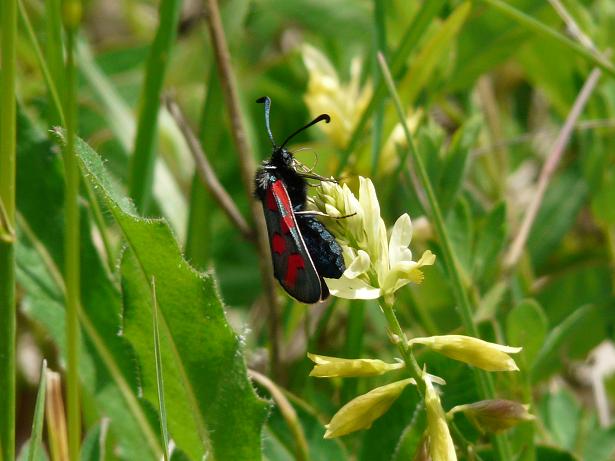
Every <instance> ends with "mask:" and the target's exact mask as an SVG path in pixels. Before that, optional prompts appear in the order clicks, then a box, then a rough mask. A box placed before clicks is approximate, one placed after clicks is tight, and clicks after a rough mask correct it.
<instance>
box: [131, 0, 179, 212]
mask: <svg viewBox="0 0 615 461" xmlns="http://www.w3.org/2000/svg"><path fill="white" fill-rule="evenodd" d="M180 10H181V1H180V0H162V2H161V3H160V10H159V17H160V24H159V25H158V30H157V32H156V37H155V38H154V43H152V49H151V52H150V55H149V58H148V61H147V68H146V71H145V82H144V84H143V93H142V94H141V101H140V108H141V111H140V114H139V124H138V127H137V139H136V140H135V147H134V153H133V157H132V164H131V166H130V195H131V196H132V198H133V199H134V201H135V204H136V205H137V209H138V210H139V211H140V212H142V213H143V212H144V211H145V210H147V207H148V206H149V203H150V202H151V199H152V182H153V177H154V164H155V161H156V156H155V153H154V147H155V140H156V131H157V125H158V111H159V109H160V92H161V90H162V84H163V83H164V76H165V74H166V69H167V65H168V63H169V56H170V55H171V51H172V48H173V43H174V42H175V37H176V33H177V23H178V20H179V13H180Z"/></svg>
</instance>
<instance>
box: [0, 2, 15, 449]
mask: <svg viewBox="0 0 615 461" xmlns="http://www.w3.org/2000/svg"><path fill="white" fill-rule="evenodd" d="M0 10H1V14H0V16H1V19H0V21H1V22H0V24H1V29H2V30H1V32H0V34H1V35H0V42H1V43H2V46H1V47H0V48H1V50H0V56H1V58H2V62H1V64H2V65H1V69H2V75H1V78H0V202H2V204H3V209H4V212H3V214H4V219H5V220H6V227H7V229H6V233H7V234H10V233H11V232H12V229H15V171H16V170H15V168H16V166H15V163H16V144H15V143H16V118H15V116H16V107H15V78H16V57H15V47H16V44H17V1H16V0H6V1H3V2H2V5H1V6H0ZM15 330H16V305H15V241H14V236H12V235H9V238H6V240H5V241H4V240H0V367H1V368H0V389H1V390H2V398H0V450H1V451H0V458H4V459H6V460H12V459H15Z"/></svg>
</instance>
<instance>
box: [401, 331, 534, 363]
mask: <svg viewBox="0 0 615 461" xmlns="http://www.w3.org/2000/svg"><path fill="white" fill-rule="evenodd" d="M414 344H423V345H425V346H427V347H429V348H430V349H433V350H434V351H437V352H439V353H441V354H444V355H446V356H447V357H450V358H452V359H455V360H459V361H461V362H465V363H467V364H469V365H473V366H475V367H478V368H482V369H483V370H487V371H518V370H519V368H518V367H517V364H516V363H515V361H514V360H513V359H512V357H510V356H509V355H508V354H516V353H517V352H520V351H521V349H522V348H521V347H509V346H501V345H499V344H495V343H489V342H487V341H483V340H482V339H478V338H472V337H471V336H462V335H446V336H430V337H427V338H414V339H411V340H410V341H408V345H409V346H412V345H414Z"/></svg>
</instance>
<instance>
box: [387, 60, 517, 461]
mask: <svg viewBox="0 0 615 461" xmlns="http://www.w3.org/2000/svg"><path fill="white" fill-rule="evenodd" d="M378 62H379V65H380V69H381V71H382V75H383V77H384V81H385V83H386V85H387V87H388V89H389V94H390V95H391V97H392V99H393V102H394V105H395V108H396V110H397V113H398V116H399V119H400V122H401V124H402V128H403V130H404V134H405V136H406V140H407V141H408V150H409V153H410V156H411V158H412V161H413V163H414V166H415V167H416V170H417V172H418V173H419V178H420V180H421V183H422V186H423V188H424V190H425V192H426V195H427V200H428V202H429V205H430V208H431V210H430V211H431V218H432V221H433V223H434V227H435V230H436V234H437V236H438V239H439V240H440V243H441V247H442V255H443V257H444V261H445V264H446V267H447V268H448V272H449V274H450V277H451V281H452V285H453V292H454V295H455V299H456V300H457V303H458V304H459V312H460V314H461V320H462V324H463V327H464V329H465V331H466V333H468V334H469V335H470V336H473V337H475V338H478V337H479V334H478V329H477V328H476V325H475V324H474V321H473V318H472V306H471V305H470V299H469V298H468V294H467V292H466V290H465V288H464V285H463V281H462V276H461V271H460V270H459V267H458V262H457V260H456V259H455V254H454V252H453V246H452V244H451V240H450V238H449V236H448V233H447V232H446V228H445V226H444V218H443V216H442V211H441V210H440V205H439V203H438V200H437V199H436V195H435V192H434V189H433V186H432V184H431V180H430V179H429V176H428V174H427V170H426V168H425V165H424V163H423V159H422V158H421V157H420V155H418V151H417V150H416V147H415V145H414V140H413V139H412V136H411V134H410V129H409V128H408V125H407V123H406V114H405V112H404V110H403V107H402V104H401V101H400V99H399V95H398V94H397V90H396V89H395V83H394V82H393V77H392V76H391V72H390V70H389V67H388V65H387V63H386V60H385V58H384V56H383V55H382V54H381V53H380V54H378ZM400 337H402V336H400ZM402 338H403V337H402ZM476 379H477V383H478V386H479V391H480V395H481V397H482V398H483V399H485V400H487V399H493V398H495V387H494V384H493V380H492V379H491V377H490V376H489V375H488V374H487V373H485V372H483V371H480V370H477V371H476ZM494 443H495V446H496V449H497V452H498V454H499V458H500V460H502V461H506V460H509V459H511V454H510V447H509V445H508V442H507V440H506V439H505V438H502V437H501V436H499V437H496V438H494Z"/></svg>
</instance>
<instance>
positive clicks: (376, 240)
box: [359, 176, 386, 261]
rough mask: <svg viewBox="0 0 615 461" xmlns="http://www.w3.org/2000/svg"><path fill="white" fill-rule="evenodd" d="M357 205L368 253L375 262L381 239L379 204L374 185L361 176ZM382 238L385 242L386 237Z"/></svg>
mask: <svg viewBox="0 0 615 461" xmlns="http://www.w3.org/2000/svg"><path fill="white" fill-rule="evenodd" d="M359 204H360V205H361V208H362V209H363V221H364V226H365V227H364V229H365V234H366V236H367V242H368V245H369V248H368V251H369V253H370V255H371V256H374V261H377V260H378V258H377V256H378V255H379V249H380V245H381V242H380V239H381V237H382V236H381V233H380V220H381V218H380V203H378V197H377V196H376V190H375V189H374V184H373V183H372V181H371V180H370V179H369V178H364V177H362V176H359ZM384 238H385V240H386V235H385V236H384ZM385 244H386V243H385Z"/></svg>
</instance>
